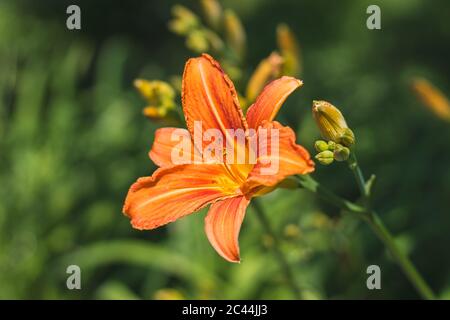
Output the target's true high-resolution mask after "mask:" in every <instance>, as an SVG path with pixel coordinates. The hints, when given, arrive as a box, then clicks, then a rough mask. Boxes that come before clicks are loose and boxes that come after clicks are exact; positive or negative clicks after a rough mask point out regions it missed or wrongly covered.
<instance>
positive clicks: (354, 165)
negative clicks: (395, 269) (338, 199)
mask: <svg viewBox="0 0 450 320" xmlns="http://www.w3.org/2000/svg"><path fill="white" fill-rule="evenodd" d="M348 164H349V168H350V170H351V171H352V172H353V175H354V177H355V180H356V183H357V185H358V188H359V190H360V192H361V196H362V197H363V200H364V206H365V208H366V212H365V213H364V215H365V219H364V220H365V221H367V222H368V224H369V225H370V227H371V228H372V230H373V231H374V232H375V234H376V235H377V236H378V238H379V239H380V240H381V241H382V242H383V243H384V245H385V246H386V247H387V248H388V250H389V251H390V253H391V254H392V256H393V257H394V259H395V260H396V262H397V263H398V264H399V265H400V267H401V268H402V270H403V272H404V274H405V275H406V277H407V278H408V279H409V281H410V282H411V283H412V284H413V286H414V287H415V288H416V290H417V291H418V292H419V294H420V295H421V296H422V298H424V299H434V298H435V297H434V294H433V291H432V290H431V289H430V287H429V286H428V284H427V283H426V282H425V280H424V279H423V277H422V276H421V275H420V273H419V272H418V271H417V269H416V267H415V266H414V265H413V263H412V262H411V260H410V259H409V258H408V256H407V255H406V254H405V253H404V252H403V251H401V250H400V249H399V248H398V246H397V245H396V243H395V239H394V237H393V236H392V235H391V233H390V232H389V230H388V229H387V228H386V227H385V226H384V224H383V222H382V221H381V219H380V218H379V216H378V215H377V213H376V212H374V211H373V210H372V209H371V205H370V199H369V197H370V194H369V190H368V188H367V187H366V181H365V179H364V175H363V173H362V170H361V168H360V167H359V164H358V161H357V159H356V155H355V152H354V150H353V151H352V153H351V155H350V158H349V159H348Z"/></svg>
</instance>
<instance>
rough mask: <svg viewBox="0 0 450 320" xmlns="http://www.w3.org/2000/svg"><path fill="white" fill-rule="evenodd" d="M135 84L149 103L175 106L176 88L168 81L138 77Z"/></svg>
mask: <svg viewBox="0 0 450 320" xmlns="http://www.w3.org/2000/svg"><path fill="white" fill-rule="evenodd" d="M134 86H135V87H136V89H137V90H138V91H139V93H140V94H141V95H142V97H143V98H144V99H145V100H146V101H147V102H148V104H149V105H154V106H161V105H165V106H173V105H174V104H175V103H174V99H175V90H174V89H173V88H172V86H171V85H170V84H168V83H167V82H164V81H160V80H153V81H148V80H144V79H136V80H135V81H134Z"/></svg>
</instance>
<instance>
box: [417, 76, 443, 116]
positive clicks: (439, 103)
mask: <svg viewBox="0 0 450 320" xmlns="http://www.w3.org/2000/svg"><path fill="white" fill-rule="evenodd" d="M412 88H413V90H414V92H415V94H416V95H417V97H418V98H419V99H420V100H421V101H422V103H423V104H424V105H425V106H426V107H427V108H428V109H429V110H431V112H433V113H434V114H435V115H436V116H438V117H439V118H441V119H443V120H447V121H450V101H449V100H448V99H447V97H446V96H445V95H444V94H443V93H442V92H441V91H440V90H439V89H438V88H436V87H435V86H434V85H433V84H431V82H429V81H428V80H426V79H423V78H417V79H414V81H413V83H412Z"/></svg>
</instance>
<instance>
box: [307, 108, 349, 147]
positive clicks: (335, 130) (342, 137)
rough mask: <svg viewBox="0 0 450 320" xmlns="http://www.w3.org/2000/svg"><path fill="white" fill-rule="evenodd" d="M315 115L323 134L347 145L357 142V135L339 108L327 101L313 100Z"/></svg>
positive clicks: (328, 138) (329, 138) (326, 137)
mask: <svg viewBox="0 0 450 320" xmlns="http://www.w3.org/2000/svg"><path fill="white" fill-rule="evenodd" d="M312 110H313V116H314V119H315V120H316V123H317V126H318V127H319V130H320V132H321V133H322V136H323V137H324V138H325V139H327V140H331V141H334V142H336V143H340V144H343V145H345V146H347V147H350V146H352V145H353V144H354V143H355V135H354V134H353V132H352V130H350V129H349V128H348V126H347V122H346V121H345V118H344V116H343V115H342V113H341V112H340V111H339V109H338V108H336V107H335V106H333V105H332V104H331V103H328V102H326V101H313V109H312Z"/></svg>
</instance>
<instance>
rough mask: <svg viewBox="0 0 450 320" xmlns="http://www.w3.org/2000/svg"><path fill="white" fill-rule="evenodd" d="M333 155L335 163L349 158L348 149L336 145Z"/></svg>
mask: <svg viewBox="0 0 450 320" xmlns="http://www.w3.org/2000/svg"><path fill="white" fill-rule="evenodd" d="M333 155H334V159H335V160H336V161H346V160H347V159H348V157H349V156H350V149H349V148H347V147H344V146H343V145H340V144H336V147H335V149H334V153H333Z"/></svg>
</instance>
